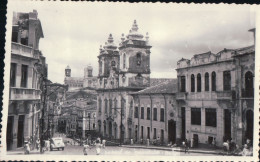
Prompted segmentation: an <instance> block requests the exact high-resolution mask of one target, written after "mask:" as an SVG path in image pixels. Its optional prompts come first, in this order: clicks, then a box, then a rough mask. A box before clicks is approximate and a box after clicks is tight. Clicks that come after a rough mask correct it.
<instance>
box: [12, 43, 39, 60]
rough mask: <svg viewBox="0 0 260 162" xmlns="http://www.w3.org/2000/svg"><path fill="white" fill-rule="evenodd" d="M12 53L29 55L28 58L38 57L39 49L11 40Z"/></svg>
mask: <svg viewBox="0 0 260 162" xmlns="http://www.w3.org/2000/svg"><path fill="white" fill-rule="evenodd" d="M11 49H12V54H16V55H20V56H24V57H30V58H35V59H38V58H39V54H40V51H39V50H34V49H33V48H32V47H30V46H26V45H22V44H19V43H16V42H12V47H11Z"/></svg>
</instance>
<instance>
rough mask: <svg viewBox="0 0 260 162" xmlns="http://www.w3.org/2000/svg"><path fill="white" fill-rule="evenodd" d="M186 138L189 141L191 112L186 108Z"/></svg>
mask: <svg viewBox="0 0 260 162" xmlns="http://www.w3.org/2000/svg"><path fill="white" fill-rule="evenodd" d="M185 109H186V118H185V121H186V126H185V127H186V132H185V133H186V138H187V139H191V110H190V107H186V108H185Z"/></svg>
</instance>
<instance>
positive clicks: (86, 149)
mask: <svg viewBox="0 0 260 162" xmlns="http://www.w3.org/2000/svg"><path fill="white" fill-rule="evenodd" d="M88 148H89V145H88V144H87V143H85V144H84V145H83V153H84V155H88V152H87V151H88Z"/></svg>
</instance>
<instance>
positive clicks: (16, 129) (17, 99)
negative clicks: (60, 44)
mask: <svg viewBox="0 0 260 162" xmlns="http://www.w3.org/2000/svg"><path fill="white" fill-rule="evenodd" d="M40 38H43V31H42V26H41V21H40V20H39V19H38V13H37V11H35V10H33V12H29V13H14V15H13V26H12V45H11V69H10V91H9V93H10V96H9V107H8V122H7V133H6V140H7V141H6V143H7V150H12V149H15V148H19V147H23V143H24V140H25V139H29V138H31V139H33V140H34V141H35V140H36V138H38V137H39V133H38V130H39V129H38V128H39V120H38V119H39V112H40V99H41V90H40V86H41V79H40V78H42V76H44V77H47V65H46V63H45V57H44V56H43V55H42V53H41V51H40V50H39V40H40ZM39 64H40V65H41V67H42V68H40V69H41V70H39V66H36V65H39Z"/></svg>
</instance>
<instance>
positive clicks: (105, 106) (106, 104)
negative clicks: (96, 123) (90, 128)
mask: <svg viewBox="0 0 260 162" xmlns="http://www.w3.org/2000/svg"><path fill="white" fill-rule="evenodd" d="M105 113H107V99H105Z"/></svg>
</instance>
